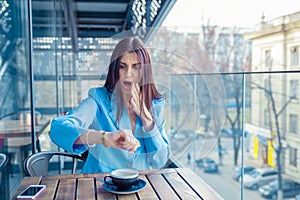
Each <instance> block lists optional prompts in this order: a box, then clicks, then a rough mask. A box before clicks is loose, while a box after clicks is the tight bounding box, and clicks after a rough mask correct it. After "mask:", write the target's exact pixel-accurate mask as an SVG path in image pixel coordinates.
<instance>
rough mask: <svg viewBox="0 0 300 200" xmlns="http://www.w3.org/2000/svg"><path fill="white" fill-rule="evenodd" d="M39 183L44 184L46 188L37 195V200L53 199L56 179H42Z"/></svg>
mask: <svg viewBox="0 0 300 200" xmlns="http://www.w3.org/2000/svg"><path fill="white" fill-rule="evenodd" d="M41 184H42V185H46V190H45V191H44V192H43V193H42V194H41V195H40V196H39V200H40V199H41V200H49V199H54V195H55V192H56V190H57V185H58V180H42V182H41Z"/></svg>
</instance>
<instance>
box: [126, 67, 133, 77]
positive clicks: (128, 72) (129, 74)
mask: <svg viewBox="0 0 300 200" xmlns="http://www.w3.org/2000/svg"><path fill="white" fill-rule="evenodd" d="M125 75H126V76H131V75H132V69H131V67H128V68H127V70H126V73H125Z"/></svg>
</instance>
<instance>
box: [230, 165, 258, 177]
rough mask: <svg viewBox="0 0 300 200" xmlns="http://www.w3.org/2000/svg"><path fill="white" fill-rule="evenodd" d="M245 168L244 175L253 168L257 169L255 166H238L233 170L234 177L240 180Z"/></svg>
mask: <svg viewBox="0 0 300 200" xmlns="http://www.w3.org/2000/svg"><path fill="white" fill-rule="evenodd" d="M243 169H244V175H246V174H249V173H250V172H251V171H252V170H254V169H255V167H252V166H249V165H244V167H243V168H242V167H240V166H237V167H235V168H234V169H233V171H232V178H233V179H234V180H236V181H239V180H240V177H241V175H242V170H243Z"/></svg>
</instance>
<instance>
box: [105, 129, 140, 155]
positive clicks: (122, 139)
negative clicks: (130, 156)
mask: <svg viewBox="0 0 300 200" xmlns="http://www.w3.org/2000/svg"><path fill="white" fill-rule="evenodd" d="M105 139H106V143H107V144H108V145H109V146H111V147H114V148H121V149H124V150H128V151H129V153H134V151H135V150H136V149H137V148H138V147H140V142H139V141H138V140H137V139H136V138H135V137H134V135H133V134H132V131H131V130H129V129H124V130H118V131H114V132H106V135H105Z"/></svg>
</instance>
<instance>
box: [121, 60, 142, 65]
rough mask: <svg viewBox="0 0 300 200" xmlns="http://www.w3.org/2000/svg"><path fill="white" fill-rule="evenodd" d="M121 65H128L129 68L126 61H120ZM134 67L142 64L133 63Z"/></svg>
mask: <svg viewBox="0 0 300 200" xmlns="http://www.w3.org/2000/svg"><path fill="white" fill-rule="evenodd" d="M120 64H123V65H126V66H127V63H126V62H124V61H120ZM132 65H134V66H135V65H141V63H140V62H137V63H133V64H132Z"/></svg>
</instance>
